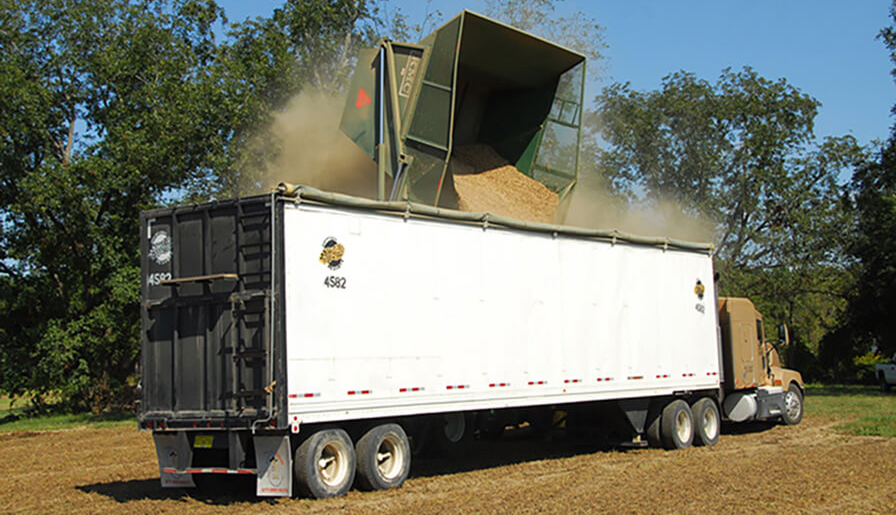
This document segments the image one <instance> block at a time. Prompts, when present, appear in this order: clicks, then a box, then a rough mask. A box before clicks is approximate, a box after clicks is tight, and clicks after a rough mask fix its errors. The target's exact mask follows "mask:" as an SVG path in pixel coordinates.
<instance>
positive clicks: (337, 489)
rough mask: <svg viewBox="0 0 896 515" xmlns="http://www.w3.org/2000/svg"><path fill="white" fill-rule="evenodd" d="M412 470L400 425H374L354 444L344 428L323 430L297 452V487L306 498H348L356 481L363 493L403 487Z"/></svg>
mask: <svg viewBox="0 0 896 515" xmlns="http://www.w3.org/2000/svg"><path fill="white" fill-rule="evenodd" d="M410 468H411V448H410V443H409V442H408V437H407V435H406V434H405V432H404V429H402V428H401V426H400V425H398V424H382V425H379V426H374V427H373V428H371V429H370V430H368V431H367V432H366V433H364V435H363V436H362V437H361V438H360V439H358V442H357V443H356V444H355V445H352V441H351V438H350V437H349V435H348V433H346V432H345V431H344V430H342V429H323V430H320V431H318V432H316V433H314V434H312V435H311V436H310V437H308V438H307V439H306V440H305V441H304V442H302V443H301V445H299V447H298V448H297V449H296V452H295V460H294V462H293V470H294V472H295V478H296V487H297V489H298V490H299V492H300V493H301V494H303V495H304V496H306V497H313V498H316V499H322V498H325V497H338V496H341V495H345V494H346V493H347V492H348V491H349V489H351V487H352V485H353V484H354V483H355V481H356V480H357V483H358V486H359V488H361V489H363V490H386V489H389V488H398V487H399V486H401V485H402V484H403V483H404V481H405V479H407V477H408V473H409V472H410Z"/></svg>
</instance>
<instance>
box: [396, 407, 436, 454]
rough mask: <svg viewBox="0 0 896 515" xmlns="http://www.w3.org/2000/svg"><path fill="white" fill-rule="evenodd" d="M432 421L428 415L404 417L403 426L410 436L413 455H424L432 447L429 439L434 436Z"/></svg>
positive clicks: (409, 440)
mask: <svg viewBox="0 0 896 515" xmlns="http://www.w3.org/2000/svg"><path fill="white" fill-rule="evenodd" d="M431 425H432V421H431V420H430V419H429V418H426V417H413V418H408V419H404V420H402V422H401V427H402V429H404V432H405V434H406V435H407V436H408V442H409V443H410V445H411V456H412V457H413V456H424V455H425V454H426V452H427V449H428V448H429V447H430V444H429V440H430V437H431V436H432V435H431V434H430V433H432V429H431V428H430V426H431Z"/></svg>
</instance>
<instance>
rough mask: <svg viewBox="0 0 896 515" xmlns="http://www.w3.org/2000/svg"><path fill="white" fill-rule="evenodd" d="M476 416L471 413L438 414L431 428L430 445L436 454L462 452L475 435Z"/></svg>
mask: <svg viewBox="0 0 896 515" xmlns="http://www.w3.org/2000/svg"><path fill="white" fill-rule="evenodd" d="M474 422H475V421H474V417H473V415H472V414H470V413H461V412H456V413H443V414H441V415H437V416H436V417H435V418H434V419H433V422H432V427H431V430H430V438H429V442H428V444H429V447H430V449H431V450H432V451H433V453H434V454H436V455H442V456H453V455H457V454H458V453H462V452H463V451H464V449H465V448H466V447H467V445H468V444H469V443H470V441H471V439H472V437H473V430H474Z"/></svg>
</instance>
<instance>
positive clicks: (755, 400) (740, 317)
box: [719, 297, 805, 424]
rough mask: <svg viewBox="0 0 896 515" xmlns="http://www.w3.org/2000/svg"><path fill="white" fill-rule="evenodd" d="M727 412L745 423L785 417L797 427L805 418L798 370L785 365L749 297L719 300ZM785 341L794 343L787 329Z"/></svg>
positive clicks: (783, 331) (781, 333) (781, 335)
mask: <svg viewBox="0 0 896 515" xmlns="http://www.w3.org/2000/svg"><path fill="white" fill-rule="evenodd" d="M719 327H720V329H721V342H720V343H721V346H722V353H721V355H722V360H723V363H722V369H723V373H724V375H723V393H724V395H725V400H724V403H723V408H724V409H723V411H724V414H725V416H726V417H728V418H730V419H732V420H734V421H736V422H741V421H744V420H749V419H751V418H757V419H768V418H781V419H782V420H783V421H784V422H785V423H787V424H796V423H798V422H799V421H800V420H801V419H802V415H803V395H804V393H805V389H804V388H805V387H804V385H803V378H802V376H801V375H800V373H799V372H797V371H795V370H791V369H788V368H784V367H782V366H781V360H780V357H779V356H778V351H777V349H775V347H774V345H773V344H772V343H771V342H768V341H767V340H766V339H765V327H764V324H763V320H762V314H761V313H759V311H757V310H756V308H755V307H754V306H753V303H752V302H750V300H749V299H744V298H734V297H721V298H719ZM779 339H780V340H781V343H785V344H787V343H789V342H788V336H787V328H786V326H781V327H780V329H779Z"/></svg>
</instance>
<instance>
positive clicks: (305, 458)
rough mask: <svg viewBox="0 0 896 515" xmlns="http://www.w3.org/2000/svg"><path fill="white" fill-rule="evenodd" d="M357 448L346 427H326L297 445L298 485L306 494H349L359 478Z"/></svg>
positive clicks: (320, 495)
mask: <svg viewBox="0 0 896 515" xmlns="http://www.w3.org/2000/svg"><path fill="white" fill-rule="evenodd" d="M355 467H356V465H355V448H354V447H353V446H352V441H351V439H350V438H349V436H348V434H347V433H346V432H345V431H343V430H342V429H323V430H321V431H318V432H316V433H314V434H313V435H311V436H310V437H308V439H307V440H305V441H304V442H302V444H301V445H299V447H298V449H296V453H295V462H294V463H293V470H294V471H295V476H296V488H297V489H298V491H299V492H300V493H302V494H303V495H305V496H306V497H314V498H316V499H323V498H325V497H338V496H340V495H345V493H346V492H348V491H349V489H350V488H351V487H352V483H353V482H354V480H355Z"/></svg>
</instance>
